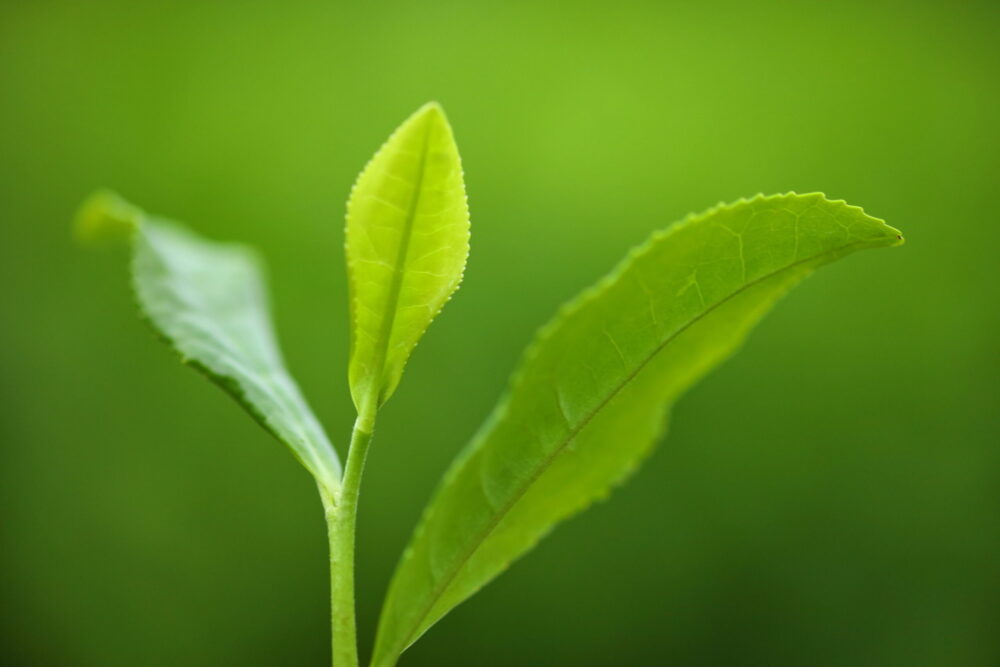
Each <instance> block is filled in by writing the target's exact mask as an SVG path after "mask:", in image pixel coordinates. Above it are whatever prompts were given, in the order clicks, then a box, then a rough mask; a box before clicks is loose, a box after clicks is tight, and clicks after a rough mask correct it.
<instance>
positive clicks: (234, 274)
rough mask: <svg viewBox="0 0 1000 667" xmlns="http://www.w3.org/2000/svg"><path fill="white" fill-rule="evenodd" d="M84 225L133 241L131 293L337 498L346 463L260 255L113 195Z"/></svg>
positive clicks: (102, 196) (192, 361)
mask: <svg viewBox="0 0 1000 667" xmlns="http://www.w3.org/2000/svg"><path fill="white" fill-rule="evenodd" d="M77 228H78V230H79V232H80V235H81V236H83V237H84V238H91V239H93V238H95V237H99V236H101V235H104V234H110V235H114V236H122V235H123V234H125V233H127V234H129V235H130V236H131V239H132V263H131V272H132V287H133V291H134V293H135V296H136V300H137V301H138V305H139V308H140V312H141V314H142V315H143V317H144V319H146V320H147V321H148V322H149V324H150V325H151V326H152V328H153V330H154V331H155V332H156V333H157V335H158V336H159V337H160V338H161V339H162V340H163V341H164V342H166V343H167V344H168V345H169V346H170V347H171V348H172V349H173V350H174V351H175V352H176V353H177V354H178V355H179V356H180V357H181V361H182V362H183V363H185V364H187V365H190V366H192V367H194V368H195V369H197V370H199V371H200V372H202V373H203V374H204V375H206V377H208V378H209V379H210V380H211V381H212V382H214V383H215V384H217V385H219V386H220V387H221V388H222V389H223V390H224V391H226V393H228V394H230V395H231V396H232V397H233V398H234V399H236V401H237V402H238V403H239V404H240V405H241V406H242V407H243V408H244V409H245V410H246V411H247V412H248V413H249V414H250V416H251V417H253V419H254V420H255V421H257V422H258V423H259V424H260V425H261V426H262V427H263V428H264V429H265V430H267V431H268V432H269V433H271V434H272V435H274V436H275V437H276V438H277V439H278V440H279V441H281V442H283V443H284V444H285V445H287V446H288V448H289V449H290V450H291V451H292V454H293V455H294V456H295V457H296V458H297V459H298V460H299V462H300V463H302V465H303V466H305V468H306V469H307V470H308V471H309V472H310V473H311V474H312V475H313V477H315V478H316V480H317V482H318V483H319V484H320V486H321V487H322V488H323V489H325V490H326V492H327V493H329V494H330V497H334V496H333V493H334V492H335V491H336V490H337V488H338V487H339V483H340V463H339V460H338V459H337V454H336V452H335V451H334V449H333V446H332V445H331V444H330V441H329V439H328V437H327V435H326V433H325V431H324V430H323V427H322V426H321V425H320V423H319V420H318V419H317V418H316V417H315V415H314V414H313V413H312V410H311V409H310V408H309V405H308V403H307V402H306V400H305V398H304V397H303V396H302V393H301V391H300V390H299V388H298V386H297V384H296V383H295V381H294V380H293V379H292V377H291V375H290V374H289V373H288V371H287V370H286V368H285V364H284V361H283V360H282V356H281V353H280V351H279V348H278V344H277V339H276V337H275V334H274V331H273V328H272V325H271V321H270V312H269V307H268V304H267V299H266V289H265V281H264V275H263V266H262V263H261V261H260V259H259V258H258V256H257V254H256V253H255V252H254V251H253V250H252V249H250V248H248V247H246V246H241V245H237V244H231V243H218V242H214V241H208V240H206V239H203V238H201V237H198V236H196V235H195V234H193V233H192V232H190V231H188V230H186V229H184V228H183V227H181V226H179V225H177V224H175V223H172V222H169V221H165V220H161V219H158V218H154V217H151V216H149V215H147V214H146V213H145V212H143V211H142V210H140V209H139V208H137V207H135V206H133V205H131V204H129V203H127V202H125V201H124V200H123V199H121V198H120V197H118V196H117V195H114V194H113V193H108V192H101V193H97V194H95V195H94V196H92V197H91V198H90V199H89V200H88V201H87V202H86V203H85V204H84V206H83V208H82V209H81V213H80V215H79V216H78V221H77Z"/></svg>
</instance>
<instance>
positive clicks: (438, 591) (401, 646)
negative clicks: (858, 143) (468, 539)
mask: <svg viewBox="0 0 1000 667" xmlns="http://www.w3.org/2000/svg"><path fill="white" fill-rule="evenodd" d="M868 243H869V241H855V242H854V243H848V244H846V245H842V246H839V247H837V248H834V249H832V250H827V251H824V252H821V253H817V254H815V255H811V256H809V257H806V258H803V259H800V260H798V261H795V262H792V263H791V264H788V265H786V266H784V267H782V268H781V269H778V270H777V271H772V272H771V273H768V274H765V275H763V276H761V277H760V278H756V279H754V280H752V281H750V282H748V283H744V284H743V285H741V286H740V288H739V289H737V290H735V291H734V292H732V293H731V294H729V295H727V296H726V297H725V298H723V299H720V300H719V301H717V302H716V303H714V304H712V305H711V306H710V307H708V308H706V309H705V310H704V311H702V312H701V313H699V314H698V315H697V316H695V317H693V318H691V320H689V321H688V322H686V323H685V324H683V325H682V326H681V327H680V328H678V329H677V331H675V332H674V333H672V334H671V335H670V336H668V337H667V338H666V339H664V341H663V342H662V343H660V344H659V345H658V346H657V347H656V348H655V349H654V350H653V351H652V352H650V353H649V354H648V355H647V356H646V358H645V359H643V360H642V361H641V362H639V363H638V364H637V365H636V368H635V369H634V370H633V371H632V372H631V373H629V374H628V375H627V376H626V377H625V378H624V379H623V380H622V381H621V382H620V383H619V384H618V386H616V387H615V388H614V389H613V390H612V391H611V392H609V393H608V395H607V397H606V398H604V399H603V400H602V401H601V402H600V403H599V404H598V405H597V406H596V407H595V408H594V409H593V410H591V411H590V412H589V413H588V414H587V415H586V416H585V417H584V419H583V420H582V421H581V422H580V424H579V425H578V426H576V427H574V428H573V429H572V430H571V431H570V433H569V434H568V435H567V436H566V438H564V439H563V441H562V442H560V443H559V445H558V446H557V447H556V448H555V449H554V450H553V451H552V453H551V454H549V455H548V456H547V457H545V458H544V459H543V460H542V464H541V465H539V466H537V468H536V470H537V471H536V472H535V473H533V474H532V475H531V477H529V478H528V479H527V480H526V481H525V482H524V484H522V485H521V487H520V488H519V489H518V490H517V491H516V492H515V493H514V494H513V495H512V497H511V499H510V500H509V501H508V502H507V503H505V504H504V506H503V508H502V511H499V512H497V513H496V514H495V518H493V519H491V520H490V522H489V524H488V525H487V526H486V527H485V528H484V529H483V530H482V531H481V533H480V534H479V535H478V536H477V537H476V539H475V540H473V544H474V546H473V547H472V548H470V549H468V550H467V551H466V552H465V553H464V554H463V555H462V558H461V559H459V561H458V562H457V563H456V565H455V566H454V567H453V568H450V570H451V571H450V574H449V575H448V577H446V578H445V579H444V580H443V583H442V584H441V585H438V586H436V587H435V588H434V591H433V592H432V593H431V596H430V599H429V601H428V602H427V604H426V605H424V608H423V609H422V610H421V612H420V616H418V617H417V621H416V623H414V625H413V627H414V629H413V630H412V631H411V632H410V633H409V634H408V635H407V636H406V640H405V641H403V642H397V643H395V644H393V653H394V654H395V655H396V656H397V657H398V656H399V655H400V654H401V653H402V651H404V650H406V648H407V647H409V646H411V645H412V644H413V642H415V641H416V640H417V639H418V638H419V635H418V636H417V637H414V636H413V635H414V633H416V632H417V628H419V627H420V625H421V624H422V623H423V622H424V620H425V619H426V618H427V615H428V614H429V613H430V611H431V610H432V609H433V608H434V605H435V604H437V602H438V600H439V599H440V597H441V595H442V594H443V593H444V592H445V590H447V588H448V586H449V585H451V582H452V581H454V578H455V575H456V574H457V573H458V572H459V571H461V569H462V568H463V567H465V564H466V563H468V561H469V559H470V558H472V556H473V554H475V553H476V551H477V550H478V549H479V546H480V545H481V544H482V543H483V541H485V540H486V538H488V537H489V536H490V534H491V533H492V532H493V531H494V530H495V529H496V527H497V526H498V525H499V524H500V522H501V521H502V520H503V517H504V516H506V514H507V513H508V512H509V511H510V510H511V509H512V508H513V507H514V505H516V504H517V503H518V502H519V501H520V500H521V498H523V497H524V494H525V493H527V492H528V489H529V488H530V487H531V486H532V485H533V484H534V483H535V482H536V481H537V480H538V478H539V477H541V476H542V474H544V472H545V471H546V470H547V469H548V467H549V466H550V465H551V464H552V462H553V461H554V460H555V459H556V458H558V457H559V456H560V455H561V454H562V453H563V451H565V449H566V446H567V445H568V444H569V443H570V442H572V441H573V439H574V438H575V437H576V436H577V435H579V433H580V431H582V430H583V429H584V428H586V426H587V425H588V424H589V423H590V422H591V421H592V420H593V418H594V417H595V416H597V414H598V413H599V412H600V411H601V410H603V409H604V407H605V406H606V405H607V404H608V402H610V401H611V399H612V398H614V397H615V396H617V395H618V393H619V392H620V391H621V390H622V389H624V388H625V387H626V386H627V385H628V384H629V383H630V382H631V381H632V380H633V379H634V378H635V377H636V375H638V374H639V372H640V371H642V369H643V368H645V367H646V365H647V364H648V363H649V362H650V361H652V359H653V358H654V357H655V356H656V355H658V354H659V353H660V352H661V351H662V350H663V348H665V347H666V346H667V345H669V344H670V343H671V342H673V341H674V340H675V339H676V338H677V337H678V336H680V335H681V334H682V333H684V332H685V331H687V330H688V329H689V328H691V327H692V326H694V325H695V324H697V323H698V322H699V321H701V320H702V319H703V318H705V317H706V316H707V315H709V314H710V313H712V312H713V311H714V310H716V309H717V308H719V307H720V306H722V305H723V304H725V303H727V302H728V301H730V300H732V299H734V298H735V297H737V296H739V295H740V294H742V293H743V292H745V291H746V290H748V289H750V288H751V287H754V286H755V285H758V284H759V283H762V282H764V281H765V280H769V279H770V278H773V277H774V276H777V275H779V274H781V273H783V272H785V271H789V270H791V269H794V268H795V267H797V266H800V265H802V264H807V263H809V262H812V261H815V260H818V259H820V258H822V257H824V256H826V255H832V254H836V253H838V252H843V251H845V250H847V249H849V248H853V247H855V246H862V245H866V244H868ZM397 648H398V650H396V649H397Z"/></svg>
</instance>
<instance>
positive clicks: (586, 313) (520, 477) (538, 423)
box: [373, 194, 901, 667]
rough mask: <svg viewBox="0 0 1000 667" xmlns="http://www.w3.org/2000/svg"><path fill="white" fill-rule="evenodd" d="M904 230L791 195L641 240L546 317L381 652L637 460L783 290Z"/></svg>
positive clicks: (429, 528) (409, 565)
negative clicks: (683, 398) (690, 390)
mask: <svg viewBox="0 0 1000 667" xmlns="http://www.w3.org/2000/svg"><path fill="white" fill-rule="evenodd" d="M898 242H901V236H899V234H898V232H897V231H896V230H894V229H892V228H890V227H888V226H886V225H885V224H884V223H882V222H881V221H879V220H876V219H874V218H870V217H868V216H866V215H864V213H863V212H862V211H861V210H860V209H857V208H855V207H848V206H846V205H845V204H844V203H843V202H830V201H828V200H826V199H825V197H823V196H822V195H802V196H800V195H793V194H790V195H778V196H772V197H767V198H764V197H758V198H756V199H754V200H752V201H746V200H744V201H741V202H737V203H736V204H733V205H731V206H728V207H721V208H717V209H714V210H712V211H709V212H708V213H706V214H703V215H701V216H692V217H691V218H689V219H688V220H686V221H685V222H683V223H680V224H678V225H675V226H673V227H671V228H669V229H668V230H667V231H665V232H661V233H658V234H655V235H654V236H653V238H652V239H651V240H650V241H649V242H648V243H647V244H646V245H645V246H643V247H641V248H639V249H636V250H635V251H633V252H632V253H631V254H630V255H629V257H627V258H626V260H625V261H624V262H623V263H622V264H620V265H619V267H617V268H616V270H615V271H613V272H612V273H611V274H610V275H609V276H608V277H606V278H605V279H603V280H602V281H600V282H599V283H598V284H597V285H596V286H595V287H593V288H591V289H590V290H587V291H586V292H584V294H583V295H581V297H579V298H578V299H577V300H576V301H574V302H572V303H571V304H569V305H568V306H566V307H565V308H564V309H563V310H562V312H561V313H560V314H559V315H558V316H557V317H556V318H555V319H554V320H553V322H551V323H550V324H549V325H547V326H546V327H545V328H543V330H542V332H541V333H540V334H539V336H538V338H537V340H536V342H535V343H534V344H533V345H532V346H531V348H529V351H528V352H527V353H526V355H525V360H524V361H523V362H522V366H521V368H520V370H519V371H518V372H517V373H516V374H515V376H514V378H513V380H512V382H511V388H510V389H509V393H508V395H507V397H506V398H505V399H503V400H502V401H501V403H500V405H499V406H498V407H497V409H496V410H495V411H494V413H493V414H492V415H491V417H490V419H489V420H488V421H487V423H486V425H485V426H484V427H483V428H482V429H481V431H480V432H479V433H478V434H477V436H476V437H475V438H474V439H473V441H472V442H471V443H470V445H469V446H468V447H467V448H466V449H465V450H464V451H463V452H462V453H461V454H460V455H459V457H458V459H457V460H456V461H455V463H454V464H453V465H452V467H451V468H450V470H449V471H448V472H447V473H446V475H445V478H444V480H443V482H442V484H441V486H440V487H439V488H438V490H437V492H436V493H435V496H434V498H433V499H432V500H431V502H430V504H429V505H428V507H427V509H426V511H425V514H424V516H423V518H422V519H421V521H420V523H419V524H418V527H417V529H416V530H415V532H414V536H413V538H412V539H411V542H410V545H409V546H408V547H407V549H406V551H405V552H404V556H403V558H402V560H401V561H400V564H399V566H398V567H397V570H396V574H395V575H394V577H393V581H392V584H391V585H390V589H389V594H388V596H387V598H386V603H385V606H384V608H383V613H382V617H381V619H380V623H379V630H378V636H377V640H376V650H375V659H374V660H373V664H374V665H377V666H378V667H383V666H385V665H392V664H394V663H395V661H396V659H397V658H398V655H399V654H400V653H401V652H402V651H403V650H404V649H405V648H406V647H407V646H408V645H410V644H412V642H413V641H415V640H416V639H417V638H418V637H419V636H420V635H421V634H422V633H423V632H425V631H426V630H427V629H428V628H429V627H430V626H431V625H432V624H433V623H434V622H436V620H438V619H439V618H440V617H441V616H443V615H444V614H446V613H447V612H448V611H449V610H450V609H451V608H453V607H454V606H455V605H457V604H459V603H460V602H462V601H463V600H465V599H466V598H468V597H469V596H470V595H472V594H473V593H474V592H475V591H476V590H478V588H479V587H481V586H482V585H484V584H485V583H487V582H488V581H489V580H491V579H492V578H493V577H495V576H496V575H497V574H498V573H499V572H500V571H501V570H502V569H503V568H504V567H506V565H507V563H509V562H510V561H511V560H513V559H514V558H516V557H518V556H520V555H521V554H523V553H524V552H526V551H527V550H529V549H530V548H531V547H532V546H533V545H534V544H535V543H536V542H537V541H538V540H539V539H540V538H541V537H542V536H543V535H544V534H545V533H546V532H548V530H550V529H551V527H552V526H553V525H554V524H555V523H556V522H558V521H559V520H562V519H564V518H566V517H568V516H569V515H571V514H573V513H575V512H578V511H580V510H582V509H583V508H585V507H586V506H587V505H588V504H590V502H592V501H593V499H594V498H595V497H598V496H601V495H604V494H606V493H607V492H608V490H609V489H610V488H611V487H612V486H614V485H615V484H616V483H618V482H619V481H621V480H622V479H623V478H624V477H626V476H627V475H628V474H629V473H630V472H631V471H632V470H634V469H635V467H636V466H637V465H638V462H639V460H640V459H641V458H642V457H643V456H644V455H646V454H647V453H648V452H649V451H650V450H651V448H652V445H653V444H654V443H655V440H656V437H657V435H658V434H659V432H660V430H661V424H662V422H663V417H664V415H665V414H666V412H667V410H668V409H669V406H670V404H671V403H672V401H673V400H674V399H675V398H676V397H677V396H678V395H679V394H680V393H681V392H683V390H684V389H685V388H686V387H688V386H690V384H691V383H693V382H694V381H696V380H697V379H698V378H699V377H701V376H702V375H704V373H706V372H707V371H708V370H710V369H711V368H712V367H713V366H715V365H716V364H718V363H719V362H721V361H722V360H723V359H724V358H725V357H727V356H728V355H729V354H731V353H732V352H733V351H734V350H735V349H736V347H737V346H738V345H739V343H740V342H741V341H742V339H743V338H744V336H745V335H746V334H747V333H748V331H749V330H750V329H751V328H752V326H753V325H754V324H755V323H756V322H757V321H758V320H759V319H760V317H762V316H763V314H764V313H765V312H766V311H767V310H768V309H769V308H770V306H771V305H772V304H773V303H774V301H776V300H777V299H778V298H779V297H780V296H781V295H782V294H784V293H785V292H786V291H787V290H788V289H790V288H791V287H792V286H794V285H795V284H796V283H798V282H799V281H800V280H801V279H802V278H804V277H805V276H807V275H808V274H810V273H811V272H812V271H813V270H815V268H817V267H818V266H820V265H822V264H824V263H827V262H829V261H833V260H834V259H837V258H838V257H841V256H844V255H846V254H849V253H850V252H853V251H854V250H857V249H860V248H862V247H879V246H887V245H894V244H896V243H898ZM699 272H700V274H699Z"/></svg>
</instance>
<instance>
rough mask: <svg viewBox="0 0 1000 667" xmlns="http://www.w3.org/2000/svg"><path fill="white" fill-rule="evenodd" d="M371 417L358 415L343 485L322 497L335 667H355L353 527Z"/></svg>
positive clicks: (371, 429)
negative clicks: (327, 545) (330, 495)
mask: <svg viewBox="0 0 1000 667" xmlns="http://www.w3.org/2000/svg"><path fill="white" fill-rule="evenodd" d="M374 425H375V419H374V415H358V418H357V420H355V422H354V431H353V432H352V433H351V447H350V449H349V450H348V453H347V464H346V466H345V468H344V480H343V485H342V486H341V488H340V492H339V493H338V494H337V497H336V498H333V499H331V498H330V497H329V496H328V495H327V494H326V493H323V494H322V495H323V505H324V507H325V509H326V523H327V534H328V536H329V539H330V604H331V608H332V617H333V620H332V625H333V665H334V667H358V640H357V625H356V622H355V614H354V526H355V519H356V518H357V512H358V492H359V491H360V489H361V473H362V471H363V470H364V467H365V458H366V457H367V456H368V444H369V443H370V442H371V439H372V431H373V430H374Z"/></svg>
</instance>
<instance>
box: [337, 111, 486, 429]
mask: <svg viewBox="0 0 1000 667" xmlns="http://www.w3.org/2000/svg"><path fill="white" fill-rule="evenodd" d="M346 234H347V269H348V278H349V285H350V292H351V294H350V303H351V334H352V342H351V358H350V367H349V371H348V374H349V379H350V385H351V395H352V397H353V399H354V403H355V406H356V407H357V408H358V412H359V413H361V414H366V415H370V414H372V412H373V411H374V410H375V409H377V408H378V406H379V405H381V404H382V403H384V402H385V401H386V400H387V399H388V398H389V396H390V395H391V394H392V393H393V391H395V389H396V386H397V385H398V384H399V380H400V377H401V376H402V373H403V366H404V365H405V364H406V360H407V359H408V358H409V356H410V353H411V352H412V350H413V348H414V346H415V345H416V344H417V341H418V340H419V339H420V337H421V336H422V335H423V333H424V331H425V330H426V329H427V327H428V325H430V323H431V320H432V319H434V317H435V316H436V315H437V314H438V312H440V310H441V308H442V307H443V306H444V304H445V302H446V301H447V300H448V299H449V298H450V297H451V295H452V293H453V292H454V291H455V289H456V288H457V287H458V284H459V282H461V279H462V271H463V269H464V268H465V260H466V257H467V256H468V254H469V210H468V207H467V205H466V199H465V185H464V183H463V181H462V164H461V162H460V160H459V155H458V149H457V147H456V146H455V140H454V138H453V137H452V133H451V128H450V127H449V125H448V121H447V120H446V119H445V116H444V112H443V111H442V110H441V107H440V106H438V105H437V104H433V103H431V104H427V105H425V106H423V107H422V108H421V109H419V110H418V111H417V112H416V113H414V114H413V115H412V116H410V118H408V119H407V120H406V121H405V122H404V123H403V124H402V125H401V126H400V127H399V129H397V130H396V131H395V132H394V133H393V135H392V136H391V137H390V138H389V140H388V141H387V142H386V143H385V145H383V146H382V148H380V149H379V151H378V152H377V153H376V154H375V157H373V158H372V160H371V162H369V163H368V165H367V166H366V167H365V169H364V171H362V172H361V175H360V176H359V177H358V181H357V183H356V184H355V185H354V189H353V190H352V191H351V197H350V200H349V201H348V204H347V232H346Z"/></svg>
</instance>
